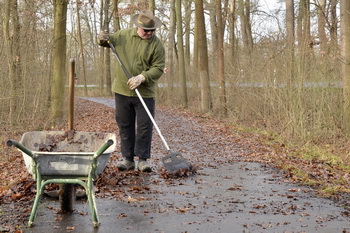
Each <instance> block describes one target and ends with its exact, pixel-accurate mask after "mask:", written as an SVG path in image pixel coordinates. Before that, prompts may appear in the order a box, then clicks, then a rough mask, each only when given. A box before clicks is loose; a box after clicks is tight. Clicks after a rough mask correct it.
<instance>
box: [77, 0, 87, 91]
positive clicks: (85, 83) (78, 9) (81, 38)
mask: <svg viewBox="0 0 350 233" xmlns="http://www.w3.org/2000/svg"><path fill="white" fill-rule="evenodd" d="M80 4H81V2H80V0H76V5H77V27H78V28H77V30H78V42H79V49H80V56H81V63H82V68H83V80H84V95H85V96H87V94H88V90H87V80H86V68H85V56H84V45H83V37H82V35H81V24H80V12H79V11H80Z"/></svg>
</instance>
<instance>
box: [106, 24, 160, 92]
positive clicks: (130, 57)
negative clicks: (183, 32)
mask: <svg viewBox="0 0 350 233" xmlns="http://www.w3.org/2000/svg"><path fill="white" fill-rule="evenodd" d="M110 42H111V43H112V44H113V45H114V47H115V49H116V51H117V52H118V55H119V56H120V58H121V60H122V62H123V63H124V65H125V67H126V69H127V70H128V71H129V73H130V75H131V76H136V75H139V74H142V75H143V76H145V78H146V81H145V82H144V83H142V84H141V85H140V86H139V87H138V88H137V89H138V90H139V92H140V94H141V95H142V97H144V98H153V97H155V91H156V85H157V81H158V79H159V78H160V77H161V76H162V74H163V71H164V66H165V50H164V47H163V45H162V43H161V41H160V39H159V38H158V37H156V36H155V35H153V36H152V37H151V38H150V39H147V40H143V39H141V37H139V35H138V34H137V31H136V28H130V29H124V30H119V31H117V32H116V33H114V34H112V35H110ZM127 81H128V78H127V77H126V75H125V73H124V71H123V69H122V67H121V66H120V64H119V63H118V65H117V68H116V76H115V78H114V81H113V84H112V91H113V92H115V93H118V94H120V95H124V96H137V95H136V93H135V91H131V90H130V89H129V87H128V85H127V84H126V83H127Z"/></svg>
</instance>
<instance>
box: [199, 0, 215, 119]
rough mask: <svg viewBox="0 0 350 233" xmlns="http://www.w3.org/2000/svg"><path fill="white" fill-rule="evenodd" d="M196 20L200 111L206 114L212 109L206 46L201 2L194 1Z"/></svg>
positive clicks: (200, 0)
mask: <svg viewBox="0 0 350 233" xmlns="http://www.w3.org/2000/svg"><path fill="white" fill-rule="evenodd" d="M196 20H198V25H197V31H196V32H197V33H198V35H197V36H198V55H199V77H200V81H201V110H202V113H203V114H205V113H208V112H209V111H211V109H212V102H211V91H210V79H209V69H208V67H209V66H208V45H207V38H206V29H205V22H204V9H203V0H196Z"/></svg>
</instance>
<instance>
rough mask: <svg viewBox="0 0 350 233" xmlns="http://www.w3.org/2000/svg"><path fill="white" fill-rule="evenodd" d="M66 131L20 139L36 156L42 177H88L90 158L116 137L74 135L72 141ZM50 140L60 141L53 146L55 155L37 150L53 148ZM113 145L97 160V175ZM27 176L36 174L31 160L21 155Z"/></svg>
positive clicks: (112, 149) (36, 134)
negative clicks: (46, 147) (50, 145)
mask: <svg viewBox="0 0 350 233" xmlns="http://www.w3.org/2000/svg"><path fill="white" fill-rule="evenodd" d="M66 134H67V132H65V131H33V132H27V133H24V134H23V135H22V138H21V140H20V143H21V144H22V145H24V146H25V147H27V148H28V149H29V150H31V151H32V153H33V154H35V155H36V163H37V164H40V166H39V168H38V172H39V173H40V175H42V176H56V175H57V176H88V174H89V171H90V166H91V163H92V159H93V155H94V154H95V152H96V151H97V150H98V149H99V147H100V146H101V145H103V144H104V143H105V142H106V141H107V140H109V139H112V140H113V141H114V142H115V141H116V136H115V134H112V133H94V132H79V131H76V132H74V134H73V135H72V136H71V137H65V135H66ZM53 137H56V138H57V137H60V138H61V139H60V140H58V141H56V142H55V144H54V145H53V148H52V149H53V150H54V151H40V147H42V146H43V145H47V144H52V138H53ZM114 150H115V143H114V144H113V145H112V146H111V147H109V148H108V149H107V150H106V151H105V152H103V154H101V155H100V156H99V157H98V159H97V168H96V175H99V174H100V173H102V171H103V169H104V168H105V166H106V164H107V162H108V160H109V158H110V156H111V153H112V152H113V151H114ZM22 155H23V159H24V162H25V165H26V168H27V170H28V172H29V173H31V174H33V172H34V171H35V170H34V169H35V163H34V161H33V159H32V158H31V157H30V156H28V155H27V154H26V153H24V152H22Z"/></svg>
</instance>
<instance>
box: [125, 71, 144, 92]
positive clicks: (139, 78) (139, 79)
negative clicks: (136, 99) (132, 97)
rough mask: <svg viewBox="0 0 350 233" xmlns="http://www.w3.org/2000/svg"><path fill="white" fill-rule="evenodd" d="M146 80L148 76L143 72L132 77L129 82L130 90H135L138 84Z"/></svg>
mask: <svg viewBox="0 0 350 233" xmlns="http://www.w3.org/2000/svg"><path fill="white" fill-rule="evenodd" d="M145 80H146V78H145V77H144V76H143V75H142V74H139V75H137V76H134V77H132V78H130V79H129V81H128V83H127V84H128V86H129V88H130V90H134V89H136V88H137V87H138V86H140V85H141V83H143V82H144V81H145Z"/></svg>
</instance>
